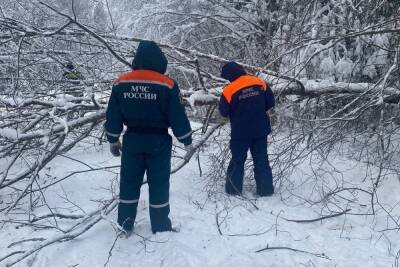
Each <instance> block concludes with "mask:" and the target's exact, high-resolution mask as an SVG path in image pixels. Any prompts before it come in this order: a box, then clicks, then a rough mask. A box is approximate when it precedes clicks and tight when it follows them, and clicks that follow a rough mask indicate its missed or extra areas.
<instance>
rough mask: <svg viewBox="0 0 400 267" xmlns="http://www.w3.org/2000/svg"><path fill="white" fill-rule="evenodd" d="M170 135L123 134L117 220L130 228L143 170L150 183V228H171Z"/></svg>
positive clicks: (159, 230) (167, 229) (126, 228)
mask: <svg viewBox="0 0 400 267" xmlns="http://www.w3.org/2000/svg"><path fill="white" fill-rule="evenodd" d="M171 149H172V138H171V136H169V135H144V134H133V133H128V134H125V135H124V140H123V146H122V158H121V174H120V176H121V177H120V202H119V206H118V224H119V225H121V226H122V227H123V228H124V229H125V230H127V231H131V230H132V229H133V226H134V222H135V218H136V213H137V206H138V202H139V198H140V188H141V186H142V184H143V177H144V174H145V172H146V175H147V182H148V186H149V206H150V207H149V209H150V221H151V230H152V231H153V233H155V232H163V231H171V220H170V219H169V217H168V215H169V211H170V208H169V178H170V171H171Z"/></svg>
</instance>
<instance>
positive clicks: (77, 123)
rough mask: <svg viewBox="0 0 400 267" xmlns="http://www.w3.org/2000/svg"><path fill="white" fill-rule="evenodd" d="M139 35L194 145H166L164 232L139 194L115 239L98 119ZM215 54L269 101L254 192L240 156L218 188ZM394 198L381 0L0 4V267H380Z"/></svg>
mask: <svg viewBox="0 0 400 267" xmlns="http://www.w3.org/2000/svg"><path fill="white" fill-rule="evenodd" d="M141 40H153V41H155V42H157V43H158V44H159V46H160V47H161V48H162V49H163V51H164V52H165V53H166V55H167V57H168V61H169V67H168V75H169V76H171V77H172V78H173V79H175V80H176V81H177V82H178V83H179V87H180V90H181V93H182V97H183V102H184V104H185V107H186V112H187V114H188V116H189V118H190V121H191V124H192V128H193V130H194V135H193V138H194V148H193V150H192V151H191V153H190V155H189V156H190V159H189V158H188V157H184V148H183V146H182V145H181V144H179V143H178V142H176V140H174V146H173V160H172V162H173V165H172V176H171V193H170V202H171V218H172V221H173V222H175V223H177V224H179V225H180V232H179V233H158V234H156V235H153V234H152V233H151V231H150V229H149V228H148V225H149V218H148V206H149V202H148V195H147V188H146V185H144V186H143V187H142V195H141V200H140V202H139V209H138V217H137V219H136V226H135V232H134V234H133V235H132V236H131V237H130V238H128V239H120V238H118V227H117V225H116V207H117V204H118V194H119V192H118V184H119V183H118V180H119V171H120V159H119V158H114V157H112V155H111V154H110V153H109V151H108V146H107V141H106V138H105V133H104V128H103V124H104V120H105V113H106V107H107V101H108V99H109V96H110V93H111V86H112V81H113V80H114V79H115V78H116V77H118V76H119V75H120V74H121V73H122V72H124V71H127V70H129V69H130V68H131V62H132V59H133V58H134V56H135V55H134V51H135V50H136V47H137V45H138V43H139V42H140V41H141ZM232 60H234V61H237V62H239V63H241V64H242V65H243V66H244V67H245V68H246V70H247V71H248V72H249V73H251V74H254V75H258V76H259V77H262V78H263V79H264V80H266V81H267V82H268V84H269V85H270V86H271V88H272V91H273V92H274V94H275V97H276V100H277V103H276V107H275V108H274V109H273V110H272V111H270V113H269V115H270V117H271V122H272V129H273V132H272V134H271V135H270V136H269V139H268V141H269V142H268V150H269V158H270V162H271V167H272V171H273V176H274V184H275V194H274V195H273V196H272V197H268V198H258V197H257V196H256V195H255V192H254V183H255V182H254V177H253V172H252V163H253V162H252V160H251V158H249V160H248V162H247V163H246V173H245V176H246V177H245V185H244V193H243V195H241V196H237V197H232V196H228V195H226V194H225V192H224V183H225V177H226V169H227V165H228V163H229V159H230V156H231V155H230V151H229V139H230V136H229V135H230V127H229V123H226V121H225V120H223V119H222V118H221V116H220V115H219V112H218V101H219V97H220V95H221V92H222V89H223V87H224V86H225V85H226V84H227V81H226V80H224V79H222V78H220V72H221V66H222V64H224V63H227V62H229V61H232ZM68 64H73V65H74V66H75V68H76V70H77V71H78V72H79V73H80V77H81V80H80V82H79V83H71V82H70V81H68V80H67V79H65V78H64V76H63V74H64V73H65V72H66V70H67V67H68ZM71 92H72V93H71ZM399 192H400V1H399V0H312V1H306V0H220V1H218V0H169V1H166V0H148V1H140V0H0V240H1V241H0V266H140V267H142V266H143V267H144V266H182V267H183V266H185V267H186V266H193V267H197V266H332V267H333V266H340V267H342V266H382V267H387V266H394V267H398V266H400V241H399V240H400V234H399V230H400V206H399V204H400V194H399Z"/></svg>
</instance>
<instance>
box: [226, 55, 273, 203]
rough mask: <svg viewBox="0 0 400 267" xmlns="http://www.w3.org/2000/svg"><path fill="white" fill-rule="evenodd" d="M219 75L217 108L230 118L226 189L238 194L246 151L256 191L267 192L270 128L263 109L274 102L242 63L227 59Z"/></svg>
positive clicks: (270, 178)
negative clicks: (221, 82) (221, 81)
mask: <svg viewBox="0 0 400 267" xmlns="http://www.w3.org/2000/svg"><path fill="white" fill-rule="evenodd" d="M221 76H222V77H223V78H225V79H227V80H229V81H230V82H231V83H230V84H228V85H227V86H226V87H225V88H224V90H223V94H222V96H221V99H220V104H219V110H220V113H221V115H222V116H224V117H229V119H230V122H231V143H230V148H231V152H232V160H231V162H230V164H229V167H228V171H227V182H226V187H225V189H226V192H227V193H228V194H241V193H242V186H243V175H244V163H245V161H246V158H247V151H248V150H249V149H250V152H251V154H252V156H253V161H254V173H255V179H256V182H257V193H258V194H259V195H261V196H266V195H271V194H272V193H273V191H274V188H273V185H272V172H271V168H270V166H269V163H268V155H267V149H266V146H267V136H268V134H270V132H271V125H270V120H269V117H268V114H267V111H268V110H269V109H271V108H272V107H273V106H274V105H275V98H274V95H273V92H272V91H271V89H270V88H269V86H268V85H267V84H266V83H265V82H264V81H263V80H261V79H260V78H258V77H256V76H251V75H247V73H246V72H245V70H244V69H243V67H242V66H240V65H239V64H237V63H235V62H229V63H227V64H226V65H225V66H224V67H223V68H222V73H221Z"/></svg>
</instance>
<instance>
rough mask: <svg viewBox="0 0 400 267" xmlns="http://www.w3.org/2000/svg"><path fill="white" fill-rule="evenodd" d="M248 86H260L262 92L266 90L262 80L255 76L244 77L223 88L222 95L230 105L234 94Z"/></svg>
mask: <svg viewBox="0 0 400 267" xmlns="http://www.w3.org/2000/svg"><path fill="white" fill-rule="evenodd" d="M250 86H260V87H261V88H262V89H263V90H266V89H267V84H266V83H265V82H264V81H263V80H262V79H260V78H258V77H256V76H250V75H244V76H241V77H239V78H238V79H236V80H235V81H233V82H231V83H230V84H228V85H227V86H225V88H224V91H223V93H222V94H223V95H224V96H225V98H226V100H227V101H228V103H231V101H232V97H233V95H234V94H235V93H237V92H239V91H240V90H242V89H244V88H247V87H250Z"/></svg>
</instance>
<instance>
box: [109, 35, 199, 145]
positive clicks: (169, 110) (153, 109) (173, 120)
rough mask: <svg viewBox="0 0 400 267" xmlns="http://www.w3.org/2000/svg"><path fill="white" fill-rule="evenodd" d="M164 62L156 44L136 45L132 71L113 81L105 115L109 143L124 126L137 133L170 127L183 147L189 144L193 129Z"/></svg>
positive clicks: (113, 140) (114, 140) (163, 56)
mask: <svg viewBox="0 0 400 267" xmlns="http://www.w3.org/2000/svg"><path fill="white" fill-rule="evenodd" d="M167 64H168V62H167V59H166V57H165V55H164V54H163V52H162V51H161V49H160V48H159V47H158V46H157V44H156V43H154V42H150V41H145V42H141V43H140V44H139V47H138V49H137V52H136V55H135V59H134V61H133V63H132V65H133V68H134V70H133V71H129V72H126V73H124V74H122V75H121V76H120V77H119V78H117V79H116V80H115V81H114V84H113V88H112V92H111V96H110V100H109V103H108V107H107V112H106V123H105V129H106V133H107V139H108V141H109V142H110V143H114V142H116V141H117V140H118V138H119V136H120V134H121V132H122V130H123V125H126V126H127V128H128V131H129V129H134V130H135V131H136V132H139V133H141V132H142V133H157V132H159V133H166V132H167V128H169V127H171V128H172V131H173V134H174V135H175V137H176V138H177V139H178V140H179V141H180V142H182V143H183V144H185V145H189V144H191V143H192V130H191V127H190V123H189V120H188V118H187V116H186V113H185V108H184V106H183V105H182V103H181V102H180V92H179V88H178V84H177V83H176V82H175V81H174V80H172V79H170V78H169V77H168V76H165V75H164V73H165V71H166V69H167Z"/></svg>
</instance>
